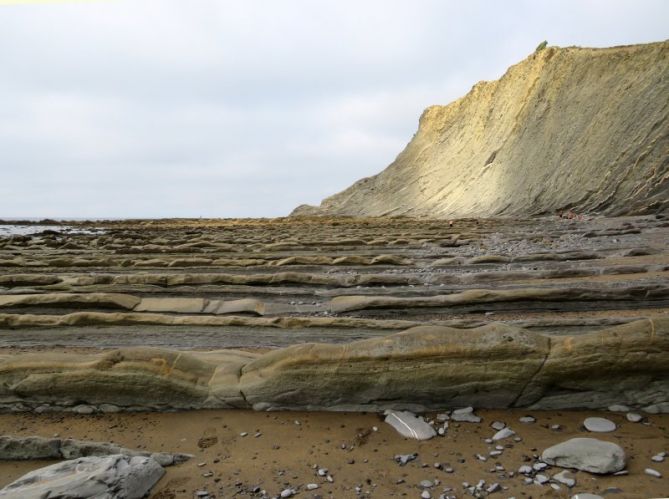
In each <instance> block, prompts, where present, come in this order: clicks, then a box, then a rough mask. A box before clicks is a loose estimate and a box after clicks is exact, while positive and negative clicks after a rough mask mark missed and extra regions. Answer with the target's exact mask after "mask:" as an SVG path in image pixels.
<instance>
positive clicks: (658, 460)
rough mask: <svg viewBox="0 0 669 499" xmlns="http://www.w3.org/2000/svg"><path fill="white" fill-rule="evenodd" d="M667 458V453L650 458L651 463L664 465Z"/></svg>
mask: <svg viewBox="0 0 669 499" xmlns="http://www.w3.org/2000/svg"><path fill="white" fill-rule="evenodd" d="M665 457H667V453H666V452H660V453H659V454H655V455H654V456H653V457H651V458H650V460H651V461H653V462H655V463H662V462H664V458H665Z"/></svg>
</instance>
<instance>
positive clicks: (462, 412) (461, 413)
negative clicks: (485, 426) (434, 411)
mask: <svg viewBox="0 0 669 499" xmlns="http://www.w3.org/2000/svg"><path fill="white" fill-rule="evenodd" d="M451 419H452V420H453V421H457V422H459V423H480V422H481V418H480V417H479V416H477V415H475V414H474V408H473V407H465V408H463V409H456V410H454V411H453V412H452V413H451Z"/></svg>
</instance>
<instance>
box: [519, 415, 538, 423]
mask: <svg viewBox="0 0 669 499" xmlns="http://www.w3.org/2000/svg"><path fill="white" fill-rule="evenodd" d="M518 421H520V422H521V423H525V424H530V423H534V422H535V421H536V419H535V418H534V417H532V416H523V417H522V418H518Z"/></svg>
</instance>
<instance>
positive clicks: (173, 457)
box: [0, 435, 192, 466]
mask: <svg viewBox="0 0 669 499" xmlns="http://www.w3.org/2000/svg"><path fill="white" fill-rule="evenodd" d="M115 454H122V455H124V456H143V457H151V458H152V459H154V460H155V461H156V462H158V464H160V465H161V466H171V465H173V464H179V463H183V462H185V461H187V460H188V459H190V458H191V457H192V456H191V455H190V454H170V453H167V452H155V453H151V452H145V451H137V450H133V449H126V448H125V447H119V446H118V445H114V444H112V443H109V442H92V441H88V440H75V439H71V438H68V439H64V440H61V439H60V438H44V437H11V436H6V435H3V436H0V461H23V460H38V459H76V458H80V457H89V456H96V457H101V456H110V455H115Z"/></svg>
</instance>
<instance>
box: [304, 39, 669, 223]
mask: <svg viewBox="0 0 669 499" xmlns="http://www.w3.org/2000/svg"><path fill="white" fill-rule="evenodd" d="M667 102H669V42H668V41H664V42H659V43H651V44H644V45H631V46H623V47H612V48H603V49H591V48H578V47H568V48H559V47H548V48H545V49H543V50H539V51H537V52H535V53H534V54H532V55H530V56H529V57H528V58H526V59H525V60H523V61H522V62H520V63H518V64H516V65H514V66H512V67H511V68H509V70H508V71H507V72H506V74H505V75H504V76H502V78H500V79H499V80H496V81H490V82H480V83H477V84H476V85H474V87H473V88H472V90H471V91H470V92H469V93H468V94H467V95H466V96H464V97H462V98H461V99H458V100H456V101H454V102H452V103H451V104H449V105H446V106H432V107H429V108H428V109H426V110H425V111H424V112H423V115H422V116H421V118H420V122H419V127H418V131H417V132H416V134H415V135H414V137H413V138H412V139H411V141H410V142H409V144H408V145H407V147H406V148H405V149H404V151H402V152H401V153H400V154H399V156H398V157H397V158H396V159H395V161H394V162H393V163H392V164H391V165H390V166H388V167H387V168H386V169H385V170H384V171H382V172H381V173H379V174H378V175H375V176H372V177H368V178H363V179H361V180H359V181H357V182H356V183H355V184H353V185H352V186H350V187H349V188H348V189H346V190H344V191H342V192H340V193H338V194H335V195H333V196H331V197H329V198H326V199H325V200H323V202H322V203H321V205H320V206H319V207H314V206H308V205H302V206H300V207H298V208H296V209H295V210H294V212H293V215H302V216H304V215H353V216H382V215H409V216H430V217H433V218H440V217H461V216H496V215H504V216H506V215H520V216H529V215H535V214H540V213H547V212H553V211H555V210H558V209H569V208H571V209H574V210H575V211H577V212H580V213H584V212H598V213H605V214H611V215H621V214H634V213H650V212H659V211H664V210H666V209H667V208H668V207H669V198H668V197H667V195H666V193H667V191H668V190H669V175H668V173H669V160H668V158H669V155H668V154H667V151H668V150H669V134H667V129H668V127H669V123H668V121H667Z"/></svg>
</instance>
